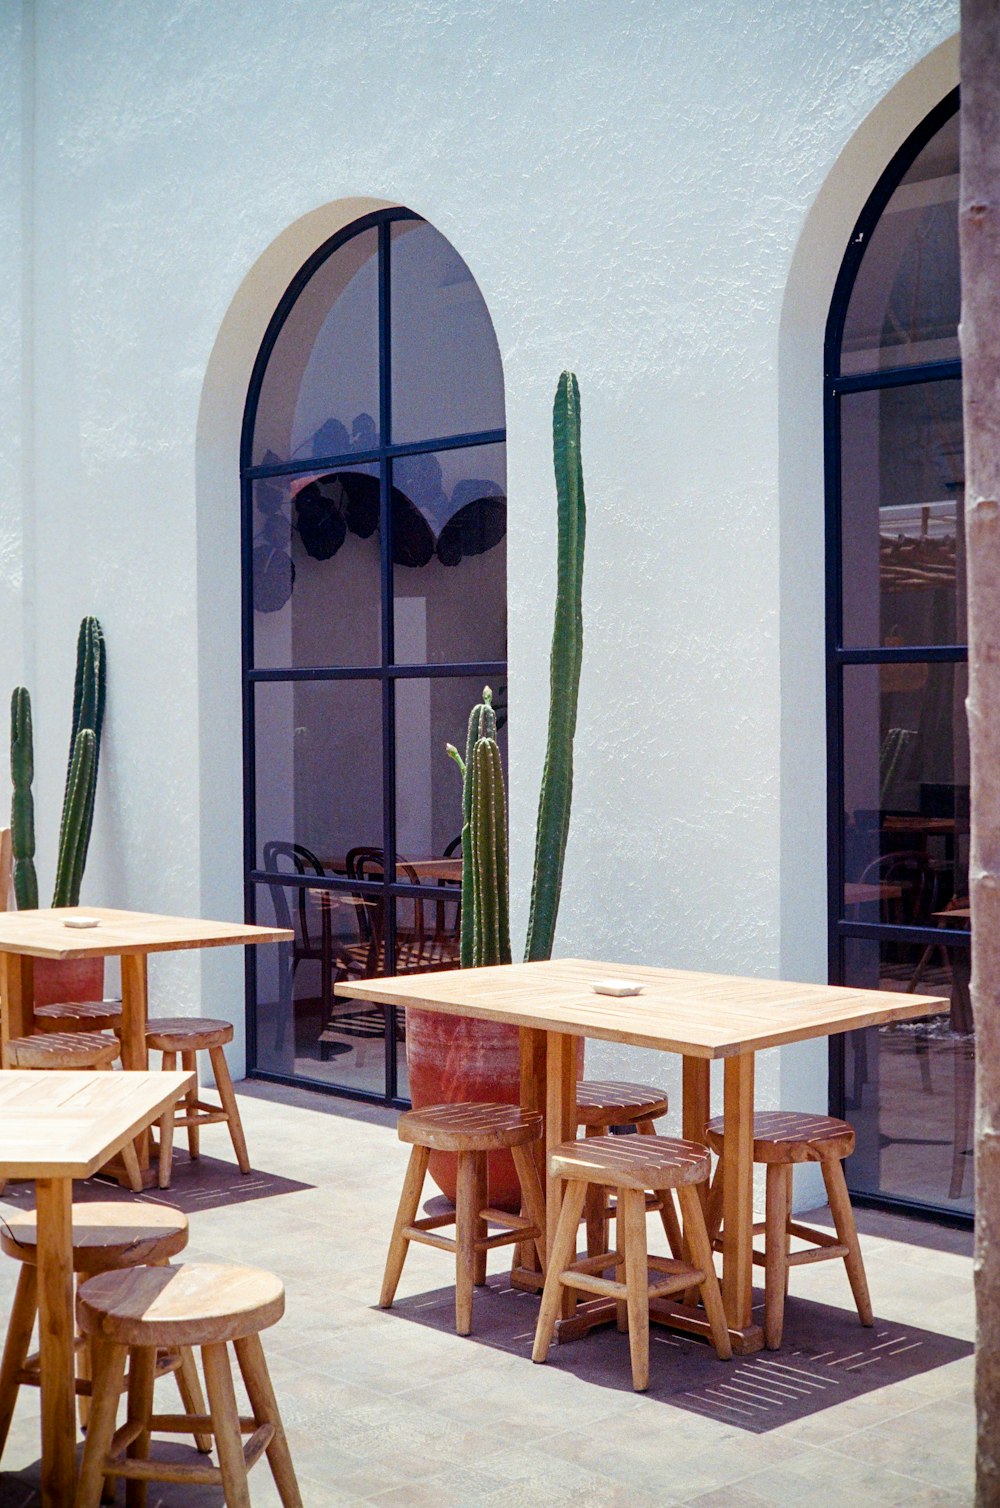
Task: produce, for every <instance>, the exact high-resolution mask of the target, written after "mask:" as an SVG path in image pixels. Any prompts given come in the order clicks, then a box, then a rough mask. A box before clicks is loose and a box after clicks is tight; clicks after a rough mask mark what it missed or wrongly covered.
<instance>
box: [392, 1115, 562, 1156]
mask: <svg viewBox="0 0 1000 1508" xmlns="http://www.w3.org/2000/svg"><path fill="white" fill-rule="evenodd" d="M398 1130H399V1139H400V1141H408V1142H413V1143H415V1144H416V1145H417V1146H419V1147H430V1148H431V1149H432V1150H433V1151H435V1152H492V1151H493V1150H494V1148H497V1147H522V1146H524V1145H525V1143H526V1142H532V1141H538V1140H540V1138H541V1135H542V1117H541V1116H540V1115H535V1114H534V1113H533V1112H529V1111H526V1110H522V1109H521V1108H520V1107H519V1106H518V1105H479V1104H474V1103H469V1104H461V1105H427V1106H425V1107H424V1109H422V1110H406V1111H404V1112H403V1114H402V1115H401V1116H400V1117H399V1127H398Z"/></svg>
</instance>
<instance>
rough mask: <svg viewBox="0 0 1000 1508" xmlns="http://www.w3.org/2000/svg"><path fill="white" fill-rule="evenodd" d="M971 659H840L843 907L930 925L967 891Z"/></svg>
mask: <svg viewBox="0 0 1000 1508" xmlns="http://www.w3.org/2000/svg"><path fill="white" fill-rule="evenodd" d="M968 683H969V677H968V667H967V666H966V665H964V664H959V665H927V664H924V665H920V664H917V665H848V666H846V667H845V669H844V807H845V811H844V823H845V833H844V870H845V876H846V881H847V883H846V889H845V895H844V915H845V916H846V917H847V918H848V919H849V920H852V921H881V922H886V923H890V924H894V925H906V926H925V927H932V926H936V925H938V924H939V923H941V922H942V918H941V916H940V913H941V912H942V911H944V909H945V908H946V907H947V906H949V905H950V904H953V903H954V902H955V901H956V899H957V900H959V901H961V900H963V899H964V898H967V897H968V893H969V890H968V887H969V735H968V725H967V722H966V718H965V697H966V693H967V690H968Z"/></svg>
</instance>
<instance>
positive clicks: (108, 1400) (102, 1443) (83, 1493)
mask: <svg viewBox="0 0 1000 1508" xmlns="http://www.w3.org/2000/svg"><path fill="white" fill-rule="evenodd" d="M91 1346H92V1348H93V1355H94V1395H93V1398H92V1399H91V1406H90V1425H89V1427H88V1429H87V1443H86V1445H85V1446H84V1448H83V1462H82V1464H81V1467H80V1480H79V1483H78V1484H77V1489H76V1508H99V1505H100V1501H101V1492H102V1490H103V1487H104V1459H105V1457H106V1455H107V1453H108V1450H109V1448H110V1445H111V1437H112V1435H113V1434H114V1432H115V1419H116V1417H117V1414H118V1400H119V1398H120V1397H121V1391H122V1383H123V1381H124V1377H125V1358H126V1356H127V1354H128V1352H127V1350H126V1348H125V1347H124V1346H114V1345H110V1344H108V1343H106V1342H102V1341H100V1340H98V1339H97V1337H96V1336H94V1337H93V1338H92V1339H91Z"/></svg>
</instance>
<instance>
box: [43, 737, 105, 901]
mask: <svg viewBox="0 0 1000 1508" xmlns="http://www.w3.org/2000/svg"><path fill="white" fill-rule="evenodd" d="M96 771H97V739H96V738H95V737H94V730H93V728H81V729H80V731H79V733H78V734H77V735H76V742H75V743H74V745H73V759H72V762H71V764H70V771H69V786H68V788H67V791H66V805H65V807H64V809H63V825H62V831H61V832H60V834H59V862H58V864H57V867H56V888H55V894H54V895H53V897H52V904H53V906H78V905H79V904H80V883H81V881H82V879H83V864H84V860H85V858H86V855H87V843H88V841H89V838H90V817H91V816H92V814H93V799H94V798H93V790H94V777H95V774H96Z"/></svg>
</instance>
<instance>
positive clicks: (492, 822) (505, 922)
mask: <svg viewBox="0 0 1000 1508" xmlns="http://www.w3.org/2000/svg"><path fill="white" fill-rule="evenodd" d="M492 704H493V693H492V691H491V690H490V688H489V687H488V686H487V687H486V688H485V690H484V691H483V700H482V702H481V703H479V704H478V705H477V706H475V707H473V709H472V712H471V714H470V717H469V730H468V738H467V741H466V754H465V759H464V760H463V759H462V757H461V755H460V754H459V752H458V750H457V749H456V748H455V747H454V746H453V745H452V744H449V745H448V753H449V754H450V755H451V757H452V758H453V759H454V760H455V762H456V764H457V765H458V767H459V769H460V770H461V771H462V816H463V820H462V930H461V964H462V968H463V969H474V968H482V967H484V966H486V965H489V964H498V963H510V961H511V949H510V911H509V893H508V880H507V799H506V793H505V791H504V781H503V767H502V765H501V761H500V747H499V745H498V743H497V741H496V730H497V720H496V714H495V713H494V711H493V705H492Z"/></svg>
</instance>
